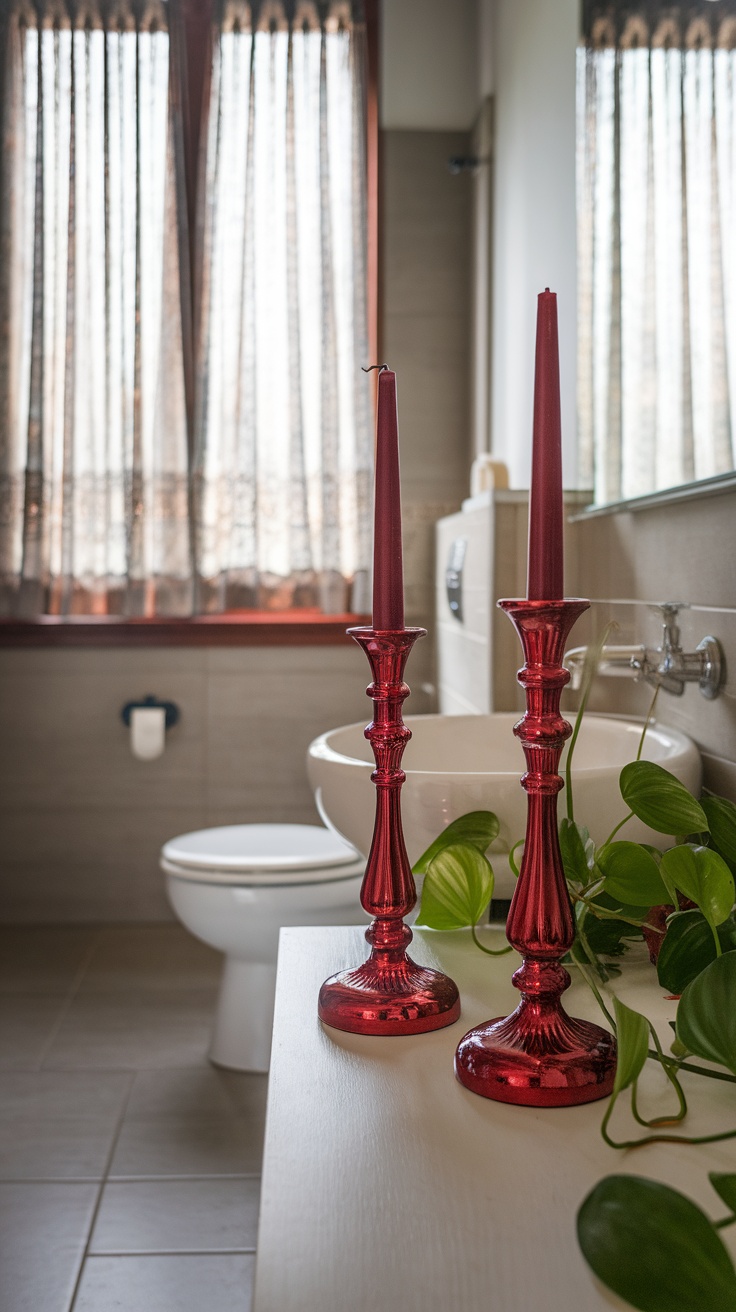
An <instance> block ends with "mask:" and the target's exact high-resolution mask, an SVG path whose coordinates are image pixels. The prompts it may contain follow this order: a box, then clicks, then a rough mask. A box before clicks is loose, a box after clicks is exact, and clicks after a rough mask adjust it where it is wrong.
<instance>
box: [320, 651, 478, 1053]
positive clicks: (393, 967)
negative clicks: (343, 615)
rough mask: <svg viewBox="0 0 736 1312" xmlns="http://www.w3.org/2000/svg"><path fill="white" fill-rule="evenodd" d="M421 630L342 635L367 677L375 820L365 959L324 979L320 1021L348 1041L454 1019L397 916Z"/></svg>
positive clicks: (436, 975)
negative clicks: (412, 673)
mask: <svg viewBox="0 0 736 1312" xmlns="http://www.w3.org/2000/svg"><path fill="white" fill-rule="evenodd" d="M425 632H426V630H425V629H373V628H355V629H348V633H349V634H350V636H351V637H352V638H354V639H355V641H356V642H357V643H358V645H359V646H360V647H362V648H363V651H364V652H365V653H366V655H367V657H368V660H369V662H370V666H371V670H372V673H373V682H372V683H371V684H370V685H369V687H368V688H367V690H366V691H367V693H368V696H369V697H370V698H371V700H372V701H373V707H374V719H373V721H372V722H371V723H370V724H369V725H368V728H367V729H366V731H365V736H366V738H367V739H368V741H369V742H370V744H371V746H372V748H373V753H374V756H375V760H376V768H375V770H374V771H373V774H372V775H371V778H372V780H373V782H374V784H375V785H376V820H375V826H374V830H373V842H372V843H371V850H370V852H369V854H368V862H367V865H366V870H365V878H364V880H363V887H362V890H361V895H360V901H361V905H362V907H363V909H364V911H367V912H368V914H369V915H370V916H373V917H374V919H373V920H372V921H371V923H370V925H369V926H368V928H367V930H366V932H365V936H366V939H367V941H368V943H369V944H370V947H371V954H370V956H369V957H368V960H367V961H364V962H363V964H362V965H360V966H356V967H355V968H354V969H352V970H344V971H341V972H340V974H339V975H331V976H330V978H329V979H326V980H325V982H324V984H323V985H322V988H321V989H320V992H319V1018H320V1020H321V1021H323V1022H324V1023H325V1025H331V1026H332V1028H333V1029H336V1030H347V1031H348V1032H349V1033H351V1034H425V1033H426V1032H427V1030H439V1029H442V1027H443V1026H445V1025H452V1024H453V1023H454V1022H455V1021H456V1020H457V1019H458V1017H459V1015H460V995H459V993H458V989H457V985H456V984H455V982H454V981H453V980H451V979H449V978H448V976H447V975H443V974H442V973H441V971H439V970H430V969H429V968H428V967H426V966H418V965H417V963H416V962H415V961H412V959H411V957H409V956H407V952H406V949H407V948H408V946H409V944H410V943H411V940H412V938H413V935H412V932H411V930H410V928H409V926H408V925H405V924H404V916H408V915H409V912H410V911H411V910H412V908H413V906H414V905H415V903H416V900H417V891H416V887H415V885H414V879H413V876H412V873H411V866H410V865H409V859H408V857H407V855H406V848H405V846H404V834H403V830H402V827H401V804H400V794H401V785H402V784H403V782H404V779H405V777H406V776H405V775H404V771H403V770H402V769H401V758H402V755H403V752H404V748H405V747H406V744H407V742H408V741H409V739H410V738H411V731H410V730H409V729H407V727H406V725H405V724H404V722H403V719H402V717H401V707H402V704H403V702H404V700H405V698H406V697H408V695H409V687H408V684H406V683H404V668H405V665H406V660H407V657H408V655H409V652H410V651H411V649H412V647H413V645H414V643H415V642H416V640H417V638H419V637H423V636H424V634H425Z"/></svg>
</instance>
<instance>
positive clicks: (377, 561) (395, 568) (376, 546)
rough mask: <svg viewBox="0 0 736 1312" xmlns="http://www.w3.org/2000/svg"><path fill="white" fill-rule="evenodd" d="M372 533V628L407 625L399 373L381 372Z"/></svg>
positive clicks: (401, 627)
mask: <svg viewBox="0 0 736 1312" xmlns="http://www.w3.org/2000/svg"><path fill="white" fill-rule="evenodd" d="M373 525H374V533H373V627H374V629H403V627H404V562H403V553H402V546H401V484H400V480H399V419H398V412H397V407H396V374H395V373H394V372H393V370H392V369H382V370H381V372H380V373H379V375H378V425H377V431H376V491H375V505H374V518H373Z"/></svg>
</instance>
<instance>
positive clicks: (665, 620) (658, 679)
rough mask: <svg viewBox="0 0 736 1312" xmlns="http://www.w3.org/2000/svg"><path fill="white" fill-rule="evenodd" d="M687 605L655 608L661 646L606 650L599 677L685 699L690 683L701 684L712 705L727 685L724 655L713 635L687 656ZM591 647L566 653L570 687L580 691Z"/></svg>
mask: <svg viewBox="0 0 736 1312" xmlns="http://www.w3.org/2000/svg"><path fill="white" fill-rule="evenodd" d="M685 604H686V603H685V602H671V601H667V602H663V603H662V604H661V605H659V606H656V607H653V609H655V610H656V611H658V612H659V613H660V614H661V616H662V642H661V646H659V647H657V648H656V649H655V650H654V651H650V650H649V649H648V648H647V647H644V646H642V645H639V646H632V647H617V646H611V647H608V646H607V647H604V648H603V650H602V652H601V656H600V660H599V662H598V673H599V674H603V675H607V676H613V677H615V678H627V677H629V676H631V675H632V674H633V676H634V678H635V679H644V680H645V681H646V682H647V683H651V684H652V685H654V686H659V687H660V688H664V689H665V691H666V692H671V693H673V694H674V695H675V697H681V696H682V694H683V692H684V690H685V684H686V683H697V684H698V686H699V688H700V691H701V693H702V694H703V696H704V697H707V698H708V699H709V700H711V701H712V699H713V698H714V697H717V696H718V694H719V692H720V690H721V684H722V682H723V651H722V649H721V644H720V643H719V641H718V639H717V638H713V637H711V636H710V635H708V637H706V638H703V640H702V642H699V643H698V645H697V647H696V649H695V651H693V652H684V651H683V650H682V647H681V645H680V627H679V624H678V623H677V617H678V614H679V612H680V611H681V610H682V609H683V607H684V606H685ZM587 650H588V649H587V647H575V648H574V649H573V650H572V651H568V652H566V653H565V656H564V659H563V664H564V665H565V666H566V667H567V669H568V670H569V671H570V676H571V678H570V686H571V687H572V688H573V689H575V688H579V687H580V683H581V679H582V674H583V665H584V663H585V656H586V652H587Z"/></svg>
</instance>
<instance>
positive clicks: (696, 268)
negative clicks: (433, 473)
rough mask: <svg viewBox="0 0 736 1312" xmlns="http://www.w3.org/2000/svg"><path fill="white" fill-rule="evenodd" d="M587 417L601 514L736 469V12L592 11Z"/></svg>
mask: <svg viewBox="0 0 736 1312" xmlns="http://www.w3.org/2000/svg"><path fill="white" fill-rule="evenodd" d="M577 69H578V73H577V98H578V115H577V158H578V276H579V284H578V287H579V291H578V294H579V302H578V342H579V346H578V351H579V357H578V416H579V442H580V461H581V477H582V480H583V482H584V484H585V485H586V486H594V488H595V501H596V503H597V504H604V503H606V502H611V501H618V500H622V499H628V498H631V497H637V496H642V495H646V494H648V493H651V492H654V491H657V490H660V489H665V488H670V487H673V486H677V485H680V484H683V483H688V482H691V481H693V480H700V479H708V478H712V477H714V476H716V475H722V474H725V473H728V472H729V471H731V470H733V469H734V467H735V466H736V458H735V457H736V446H735V441H736V434H735V432H734V429H735V428H736V0H718V2H717V3H715V4H713V3H708V2H707V0H700V3H692V2H690V3H685V2H683V0H680V3H675V4H672V3H669V4H666V3H663V2H662V0H638V2H634V3H616V4H611V3H606V0H586V3H585V4H584V34H583V41H582V43H581V46H580V48H579V50H578V63H577Z"/></svg>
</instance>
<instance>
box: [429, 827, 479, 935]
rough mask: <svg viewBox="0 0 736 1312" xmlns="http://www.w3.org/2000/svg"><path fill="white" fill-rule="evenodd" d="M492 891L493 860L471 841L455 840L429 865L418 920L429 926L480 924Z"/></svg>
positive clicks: (444, 926) (437, 927)
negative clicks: (488, 858) (458, 841)
mask: <svg viewBox="0 0 736 1312" xmlns="http://www.w3.org/2000/svg"><path fill="white" fill-rule="evenodd" d="M492 895H493V870H492V868H491V864H490V862H489V861H488V860H487V858H486V857H484V856H483V855H482V853H481V852H479V851H478V849H477V847H473V846H471V844H470V843H453V844H452V846H451V847H446V848H444V849H443V850H442V851H441V852H438V853H437V856H436V857H435V858H434V860H433V861H432V862H431V864H430V866H429V869H428V871H427V874H426V876H425V879H424V886H423V888H422V905H421V907H420V910H419V915H418V916H417V924H418V925H427V926H428V928H429V929H463V928H465V927H466V926H467V925H477V923H478V921H479V920H480V918H481V916H482V915H483V912H484V911H485V909H486V907H487V906H488V903H489V902H490V900H491V897H492Z"/></svg>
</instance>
